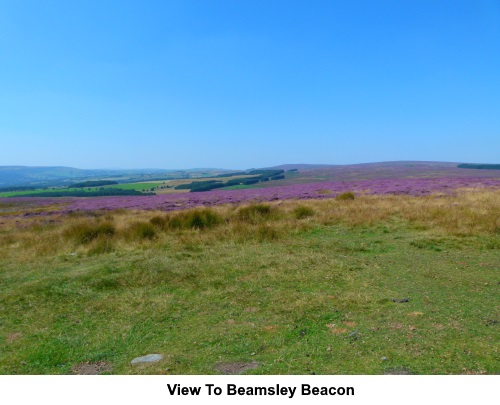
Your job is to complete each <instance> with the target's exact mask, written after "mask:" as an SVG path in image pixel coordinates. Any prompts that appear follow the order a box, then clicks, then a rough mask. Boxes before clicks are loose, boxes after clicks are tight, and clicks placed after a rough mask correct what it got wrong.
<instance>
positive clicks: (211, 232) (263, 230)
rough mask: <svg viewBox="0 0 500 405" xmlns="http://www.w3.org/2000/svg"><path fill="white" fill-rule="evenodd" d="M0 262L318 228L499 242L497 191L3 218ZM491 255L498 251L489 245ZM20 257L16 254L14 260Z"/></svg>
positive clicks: (241, 238) (269, 235) (276, 236)
mask: <svg viewBox="0 0 500 405" xmlns="http://www.w3.org/2000/svg"><path fill="white" fill-rule="evenodd" d="M2 221H3V222H2V225H1V228H0V248H1V250H0V254H2V255H8V254H9V251H13V250H16V255H17V256H18V257H23V256H25V257H26V258H29V257H33V256H46V255H54V254H56V253H58V252H59V253H63V254H68V253H70V252H74V251H78V252H82V253H83V252H87V253H90V254H99V253H106V252H110V251H113V250H115V249H130V247H131V246H134V245H138V246H139V245H141V244H143V243H148V244H157V245H158V246H162V245H163V244H164V243H165V241H166V240H167V239H169V238H172V236H174V237H175V240H177V241H178V242H179V243H183V244H188V245H191V246H196V245H197V244H200V243H210V242H211V241H214V240H227V241H231V242H235V241H236V242H244V241H246V240H257V241H269V240H277V239H281V238H286V237H287V235H290V234H293V233H295V232H301V231H304V230H308V229H311V228H312V227H314V226H317V225H333V224H339V223H341V224H346V225H348V226H374V225H376V224H381V223H385V224H391V223H393V222H394V221H399V222H400V221H405V222H407V223H408V224H410V225H411V226H414V227H417V228H418V229H421V230H426V229H427V230H429V231H432V233H434V234H436V235H439V234H442V235H452V236H480V235H494V236H495V235H500V191H499V190H479V191H478V190H462V191H460V192H459V193H457V194H456V195H453V196H449V195H433V196H423V197H410V196H366V195H365V196H358V197H356V198H355V199H354V200H352V199H350V198H346V199H341V200H339V199H338V198H337V199H333V198H332V199H322V200H308V201H284V202H277V203H272V204H271V203H269V204H249V205H243V206H233V205H225V206H217V207H213V208H198V209H190V210H185V211H178V212H170V213H167V214H165V213H163V212H159V211H127V210H117V211H114V212H88V213H79V214H77V215H65V216H63V215H53V216H51V217H42V218H36V217H35V218H33V217H27V218H21V219H20V218H19V217H10V218H6V217H4V218H2ZM491 244H492V246H491V248H498V246H497V245H498V243H497V244H495V243H493V242H491ZM19 249H22V251H23V254H22V255H19Z"/></svg>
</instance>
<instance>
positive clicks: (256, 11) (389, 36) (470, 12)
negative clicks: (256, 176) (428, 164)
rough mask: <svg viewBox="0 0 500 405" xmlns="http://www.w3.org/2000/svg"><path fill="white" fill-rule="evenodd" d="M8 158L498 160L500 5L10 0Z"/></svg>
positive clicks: (222, 163)
mask: <svg viewBox="0 0 500 405" xmlns="http://www.w3.org/2000/svg"><path fill="white" fill-rule="evenodd" d="M0 139H1V144H0V145H1V146H0V165H64V166H73V167H79V168H144V167H149V168H165V169H174V168H193V167H222V168H235V169H244V168H249V167H263V166H272V165H277V164H282V163H329V164H348V163H362V162H375V161H388V160H437V161H460V162H486V163H488V162H489V163H500V2H499V1H498V0H483V1H478V0H474V1H473V0H471V1H459V0H454V1H426V0H418V1H413V0H404V1H403V0H401V1H384V0H380V1H371V0H370V1H358V0H344V1H333V0H331V1H307V2H306V1H300V2H299V1H272V0H266V1H260V0H251V1H234V0H228V1H217V0H206V1H189V0H182V1H146V0H145V1H126V0H121V1H101V0H99V1H94V0H82V1H78V0H72V1H50V0H44V1H43V2H42V1H24V0H3V1H0Z"/></svg>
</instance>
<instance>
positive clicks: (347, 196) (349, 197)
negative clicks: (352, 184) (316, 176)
mask: <svg viewBox="0 0 500 405" xmlns="http://www.w3.org/2000/svg"><path fill="white" fill-rule="evenodd" d="M354 198H355V195H354V193H353V192H352V191H346V192H345V193H341V194H339V195H338V196H337V197H335V199H336V200H338V201H346V200H354Z"/></svg>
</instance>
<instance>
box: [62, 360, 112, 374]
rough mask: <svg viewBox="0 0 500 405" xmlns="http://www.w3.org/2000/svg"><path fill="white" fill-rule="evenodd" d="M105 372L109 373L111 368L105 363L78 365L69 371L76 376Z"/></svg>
mask: <svg viewBox="0 0 500 405" xmlns="http://www.w3.org/2000/svg"><path fill="white" fill-rule="evenodd" d="M107 371H111V366H110V365H109V364H108V363H106V362H105V361H97V362H95V363H90V362H86V363H80V364H77V365H75V366H73V368H72V369H71V372H72V374H76V375H98V374H102V373H105V372H107Z"/></svg>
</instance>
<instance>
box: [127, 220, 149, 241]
mask: <svg viewBox="0 0 500 405" xmlns="http://www.w3.org/2000/svg"><path fill="white" fill-rule="evenodd" d="M125 234H126V236H127V239H129V240H130V239H136V240H137V239H138V240H144V239H146V240H153V239H154V238H155V237H156V229H155V227H154V225H152V224H151V223H149V222H135V223H133V224H132V225H130V227H129V228H128V229H127V230H126V231H125Z"/></svg>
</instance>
